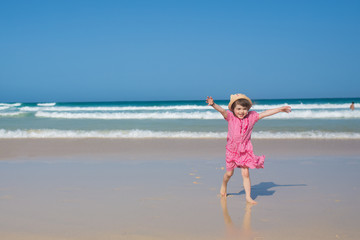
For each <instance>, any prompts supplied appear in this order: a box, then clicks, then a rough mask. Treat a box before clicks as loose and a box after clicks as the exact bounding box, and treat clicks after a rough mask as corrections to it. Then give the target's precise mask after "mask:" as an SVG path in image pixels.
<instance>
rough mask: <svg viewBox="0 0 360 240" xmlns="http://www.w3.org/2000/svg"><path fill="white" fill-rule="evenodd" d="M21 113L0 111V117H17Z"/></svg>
mask: <svg viewBox="0 0 360 240" xmlns="http://www.w3.org/2000/svg"><path fill="white" fill-rule="evenodd" d="M21 115H23V113H21V112H8V113H0V117H17V116H21Z"/></svg>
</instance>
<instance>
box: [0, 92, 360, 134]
mask: <svg viewBox="0 0 360 240" xmlns="http://www.w3.org/2000/svg"><path fill="white" fill-rule="evenodd" d="M215 101H216V103H217V104H219V105H221V106H222V107H223V108H225V109H227V104H228V100H221V101H219V100H215ZM353 101H354V102H355V110H354V111H352V110H350V108H349V107H350V104H351V102H353ZM253 102H254V105H253V107H252V109H251V110H254V111H257V112H261V111H264V110H266V109H270V108H275V107H279V106H283V105H290V106H291V107H292V112H291V113H290V114H286V113H279V114H276V115H274V116H271V117H268V118H264V119H262V120H260V121H259V122H258V123H257V124H256V125H255V127H254V130H253V134H252V138H253V139H360V98H348V99H346V98H341V99H340V98H336V99H275V100H274V99H273V100H268V99H266V100H253ZM226 135H227V122H226V121H225V120H224V119H223V118H222V116H221V114H220V113H218V112H217V111H216V110H214V109H213V108H212V107H209V106H207V104H206V103H205V100H204V101H156V102H150V101H149V102H81V103H61V102H59V103H55V102H54V103H0V138H1V139H11V138H224V139H225V138H226Z"/></svg>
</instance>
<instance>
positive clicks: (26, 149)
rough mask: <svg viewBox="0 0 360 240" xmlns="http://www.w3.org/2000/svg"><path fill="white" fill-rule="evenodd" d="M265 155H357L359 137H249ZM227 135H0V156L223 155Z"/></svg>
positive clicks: (171, 157) (215, 156)
mask: <svg viewBox="0 0 360 240" xmlns="http://www.w3.org/2000/svg"><path fill="white" fill-rule="evenodd" d="M252 143H253V146H254V152H255V154H256V155H262V154H264V155H265V156H266V157H280V158H281V157H290V156H291V157H310V156H358V155H360V148H359V147H358V146H360V140H333V139H332V140H313V139H311V140H310V139H309V140H305V139H301V140H298V139H295V140H293V139H291V140H288V139H282V140H278V139H277V140H274V139H271V140H264V139H261V140H260V139H254V140H252ZM225 145H226V139H91V138H89V139H0V160H6V159H8V160H9V159H17V158H38V157H67V156H116V157H120V158H121V159H152V160H153V159H177V158H206V159H209V158H224V156H225Z"/></svg>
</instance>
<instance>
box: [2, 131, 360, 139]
mask: <svg viewBox="0 0 360 240" xmlns="http://www.w3.org/2000/svg"><path fill="white" fill-rule="evenodd" d="M226 135H227V133H226V132H189V131H176V132H170V131H150V130H138V129H134V130H116V131H115V130H113V131H81V130H56V129H38V130H36V129H32V130H13V131H10V130H5V129H0V138H1V139H13V138H116V139H123V138H136V139H138V138H193V139H201V138H212V139H225V138H226ZM252 138H253V139H360V133H348V132H321V131H304V132H269V131H260V132H254V133H253V135H252Z"/></svg>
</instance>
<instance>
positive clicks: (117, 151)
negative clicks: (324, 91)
mask: <svg viewBox="0 0 360 240" xmlns="http://www.w3.org/2000/svg"><path fill="white" fill-rule="evenodd" d="M225 143H226V142H225V140H212V139H201V140H195V139H191V140H188V139H182V140H180V139H143V140H130V139H128V140H125V139H123V140H116V139H9V140H4V139H3V140H0V159H1V161H0V165H1V166H0V171H1V172H0V206H1V216H0V237H1V239H8V240H15V239H31V240H32V239H56V240H58V239H71V240H73V239H79V240H82V239H136V240H143V239H144V240H147V239H274V240H275V239H277V240H279V239H280V240H281V239H359V237H360V231H359V228H358V222H359V220H360V209H359V207H358V203H359V201H360V175H359V174H358V173H359V170H360V148H359V146H360V141H358V140H354V141H350V140H253V144H254V149H255V153H256V154H265V155H266V157H267V158H266V161H265V168H264V169H259V170H251V171H250V174H251V180H252V196H253V198H255V200H256V201H257V202H258V204H257V205H255V206H250V205H247V204H246V203H245V201H244V191H243V187H242V180H241V175H240V173H239V172H236V173H235V175H234V177H233V178H232V179H231V181H230V183H229V189H228V192H229V194H230V195H229V196H228V198H227V199H221V198H220V197H219V196H218V191H219V187H220V183H221V178H222V175H223V173H224V169H223V167H224V153H225V150H224V147H225Z"/></svg>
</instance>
